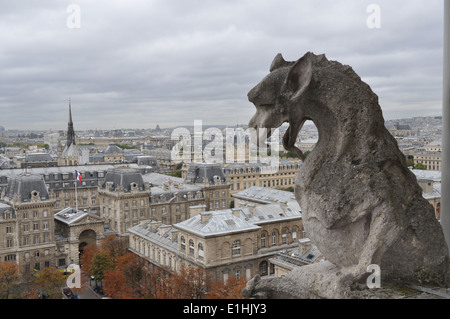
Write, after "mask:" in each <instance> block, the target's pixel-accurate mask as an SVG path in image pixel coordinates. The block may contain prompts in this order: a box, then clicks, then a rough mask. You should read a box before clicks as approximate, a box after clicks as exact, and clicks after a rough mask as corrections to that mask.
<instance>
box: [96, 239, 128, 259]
mask: <svg viewBox="0 0 450 319" xmlns="http://www.w3.org/2000/svg"><path fill="white" fill-rule="evenodd" d="M100 251H101V252H103V253H105V254H107V255H108V256H109V257H110V258H111V260H112V261H113V263H114V265H115V264H116V262H117V260H118V258H119V257H120V256H124V255H125V254H126V253H127V245H126V243H125V241H122V240H120V239H119V237H117V236H115V235H110V236H107V237H106V238H105V240H104V241H103V242H102V244H101V246H100Z"/></svg>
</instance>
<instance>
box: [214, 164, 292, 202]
mask: <svg viewBox="0 0 450 319" xmlns="http://www.w3.org/2000/svg"><path fill="white" fill-rule="evenodd" d="M299 169H300V162H299V161H290V160H285V159H280V164H279V166H278V168H276V169H274V168H271V167H269V166H267V165H265V164H262V163H253V164H252V163H250V164H248V163H246V164H230V165H225V166H224V168H223V172H224V175H225V177H226V178H227V181H228V182H229V183H230V184H231V188H230V194H235V193H238V192H240V191H242V190H245V189H247V188H250V187H252V186H260V187H271V188H287V187H294V185H295V178H296V176H297V173H298V170H299Z"/></svg>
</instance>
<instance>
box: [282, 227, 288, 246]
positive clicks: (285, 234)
mask: <svg viewBox="0 0 450 319" xmlns="http://www.w3.org/2000/svg"><path fill="white" fill-rule="evenodd" d="M281 243H282V244H286V243H287V230H286V228H285V229H283V231H282V232H281Z"/></svg>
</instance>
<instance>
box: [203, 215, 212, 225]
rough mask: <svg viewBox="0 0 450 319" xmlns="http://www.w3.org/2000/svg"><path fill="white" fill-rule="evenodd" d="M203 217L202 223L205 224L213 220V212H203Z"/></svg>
mask: <svg viewBox="0 0 450 319" xmlns="http://www.w3.org/2000/svg"><path fill="white" fill-rule="evenodd" d="M200 215H201V223H202V224H205V223H206V222H207V221H208V220H209V219H210V218H211V215H212V214H211V212H203V213H201V214H200Z"/></svg>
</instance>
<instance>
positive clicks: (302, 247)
mask: <svg viewBox="0 0 450 319" xmlns="http://www.w3.org/2000/svg"><path fill="white" fill-rule="evenodd" d="M298 243H299V245H298V248H299V249H298V252H299V256H303V255H304V254H306V253H307V252H309V251H310V249H311V239H309V238H302V239H300V240H299V241H298Z"/></svg>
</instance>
